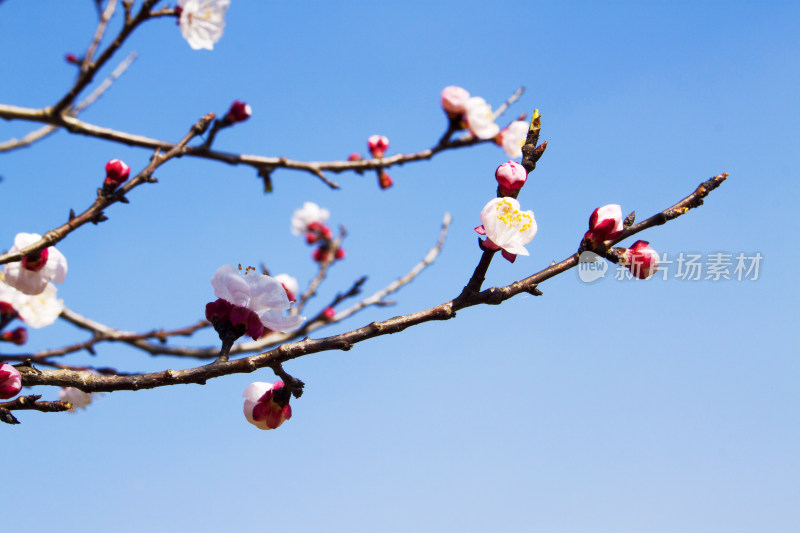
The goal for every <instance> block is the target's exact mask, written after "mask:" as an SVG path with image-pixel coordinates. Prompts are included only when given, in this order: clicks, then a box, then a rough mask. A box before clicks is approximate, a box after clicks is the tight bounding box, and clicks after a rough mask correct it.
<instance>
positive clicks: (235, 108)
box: [222, 100, 253, 125]
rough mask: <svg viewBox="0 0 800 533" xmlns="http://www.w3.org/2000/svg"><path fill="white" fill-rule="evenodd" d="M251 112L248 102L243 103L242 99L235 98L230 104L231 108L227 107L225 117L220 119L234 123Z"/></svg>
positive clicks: (242, 119)
mask: <svg viewBox="0 0 800 533" xmlns="http://www.w3.org/2000/svg"><path fill="white" fill-rule="evenodd" d="M252 114H253V110H252V109H251V108H250V106H249V105H248V104H245V103H244V102H242V101H239V100H235V101H234V102H233V103H232V104H231V108H230V109H228V112H227V113H226V114H225V117H224V118H223V119H222V120H224V121H225V122H226V123H227V124H229V125H230V124H236V123H238V122H244V121H245V120H247V119H248V118H250V115H252Z"/></svg>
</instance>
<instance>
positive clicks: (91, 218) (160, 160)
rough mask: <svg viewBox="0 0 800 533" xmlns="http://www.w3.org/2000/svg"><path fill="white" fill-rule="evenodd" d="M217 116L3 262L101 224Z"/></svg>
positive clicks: (2, 257)
mask: <svg viewBox="0 0 800 533" xmlns="http://www.w3.org/2000/svg"><path fill="white" fill-rule="evenodd" d="M213 119H214V114H213V113H209V114H208V115H206V116H205V117H203V118H201V119H200V120H199V121H198V122H197V123H196V124H195V125H194V126H192V128H191V129H190V130H189V133H187V134H186V136H185V137H184V138H183V139H182V140H181V141H180V142H179V143H178V144H176V145H175V146H174V147H173V148H172V149H170V150H169V151H168V152H167V153H165V154H161V153H160V151H159V150H156V153H155V154H154V155H153V157H152V158H151V159H150V164H149V165H147V167H145V169H144V170H142V171H141V172H140V173H139V174H138V175H137V176H136V177H134V178H133V179H131V180H130V181H128V182H127V183H125V184H124V185H123V186H122V187H120V188H119V189H117V190H116V191H114V192H113V193H110V194H104V193H102V192H101V191H98V194H97V198H96V199H95V201H94V203H93V204H92V205H91V206H90V207H89V208H88V209H86V210H85V211H84V212H83V213H81V214H80V215H77V216H72V213H70V218H69V220H68V221H67V223H66V224H63V225H61V226H59V227H58V228H55V229H53V230H50V231H48V232H47V233H45V234H44V236H43V237H42V238H41V239H39V240H38V241H37V242H35V243H34V244H32V245H30V246H27V247H25V248H23V249H22V250H19V251H17V252H7V253H5V254H2V255H0V264H3V263H10V262H13V261H21V260H22V258H23V257H25V256H26V255H28V254H30V253H33V252H38V251H40V250H43V249H45V248H47V247H48V246H53V245H54V244H56V243H57V242H59V241H61V240H63V239H64V238H65V237H66V236H67V235H69V234H70V233H72V232H73V231H75V230H76V229H78V228H79V227H81V226H83V225H85V224H87V223H89V222H92V223H95V224H97V223H98V222H102V221H103V220H106V217H105V215H104V214H103V210H104V209H105V208H107V207H108V206H110V205H112V204H115V203H117V202H126V201H127V199H126V198H125V194H127V193H128V192H129V191H130V190H131V189H133V188H135V187H138V186H139V185H141V184H143V183H148V182H154V181H155V178H153V172H155V170H156V169H157V168H158V167H160V166H161V165H163V164H164V163H165V162H167V161H169V160H170V159H172V158H174V157H180V156H181V155H183V153H184V151H185V150H186V144H187V143H188V142H189V141H190V140H192V139H193V138H195V137H196V136H198V135H201V134H202V133H203V131H205V129H206V128H207V127H208V124H209V122H210V121H211V120H213Z"/></svg>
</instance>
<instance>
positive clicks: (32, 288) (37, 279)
mask: <svg viewBox="0 0 800 533" xmlns="http://www.w3.org/2000/svg"><path fill="white" fill-rule="evenodd" d="M41 238H42V236H41V235H39V234H38V233H17V236H16V237H14V246H12V247H11V250H9V252H16V251H18V250H21V249H23V248H26V247H28V246H30V245H31V244H33V243H35V242H38V241H39V240H40V239H41ZM3 273H4V275H5V280H6V283H8V284H9V285H11V286H12V287H14V288H15V289H17V290H18V291H21V292H24V293H25V294H29V295H35V294H40V293H41V292H42V291H44V289H45V287H47V282H48V281H52V282H53V283H61V282H62V281H64V278H65V277H66V276H67V258H66V257H64V254H62V253H61V252H59V251H58V250H56V248H55V247H54V246H50V247H48V248H45V249H44V250H42V251H41V252H39V253H38V254H37V256H36V257H31V256H26V257H23V258H22V261H16V262H14V263H7V264H6V265H5V267H4V269H3Z"/></svg>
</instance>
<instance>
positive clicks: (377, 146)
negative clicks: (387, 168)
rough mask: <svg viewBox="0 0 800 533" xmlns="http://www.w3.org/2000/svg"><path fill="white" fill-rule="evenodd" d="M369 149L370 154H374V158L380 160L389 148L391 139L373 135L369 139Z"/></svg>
mask: <svg viewBox="0 0 800 533" xmlns="http://www.w3.org/2000/svg"><path fill="white" fill-rule="evenodd" d="M367 147H368V148H369V153H371V154H372V157H375V158H378V159H380V158H381V157H383V154H385V153H386V150H387V149H388V148H389V139H388V138H386V137H384V136H383V135H372V136H371V137H370V138H369V139H367Z"/></svg>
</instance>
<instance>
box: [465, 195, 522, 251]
mask: <svg viewBox="0 0 800 533" xmlns="http://www.w3.org/2000/svg"><path fill="white" fill-rule="evenodd" d="M481 222H483V226H478V227H477V228H475V231H477V232H478V233H480V234H481V235H486V241H484V243H483V245H484V246H485V247H486V248H489V249H490V250H497V249H502V250H503V257H505V258H506V259H508V260H509V261H511V262H512V263H513V262H514V260H515V259H516V257H517V256H518V255H530V254H529V253H528V250H527V249H525V245H526V244H528V243H529V242H531V241H532V240H533V238H534V237H535V236H536V230H537V226H536V219H534V218H533V211H520V209H519V202H518V201H517V200H516V199H514V198H511V197H505V198H495V199H493V200H492V201H490V202H489V203H488V204H486V205H485V206H484V208H483V209H482V210H481Z"/></svg>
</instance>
